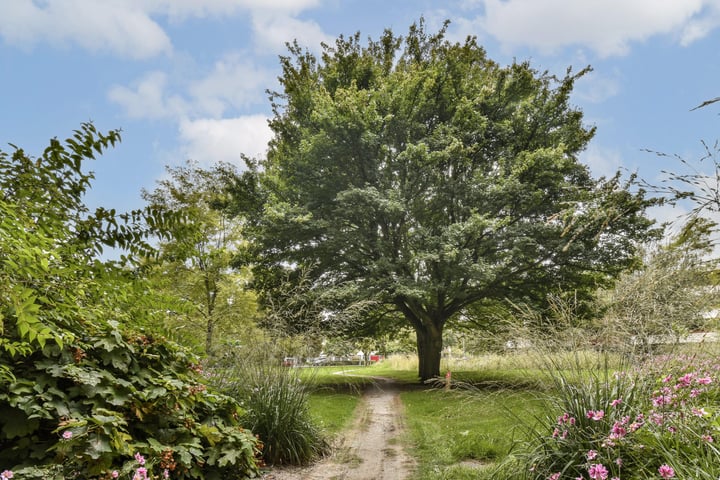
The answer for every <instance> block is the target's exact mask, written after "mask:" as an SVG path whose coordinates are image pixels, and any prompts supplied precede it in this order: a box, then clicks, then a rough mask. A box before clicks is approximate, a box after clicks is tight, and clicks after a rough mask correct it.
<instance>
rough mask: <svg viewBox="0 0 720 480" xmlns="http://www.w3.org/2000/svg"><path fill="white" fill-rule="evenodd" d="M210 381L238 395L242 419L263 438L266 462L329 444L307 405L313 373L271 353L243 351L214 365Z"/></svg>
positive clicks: (315, 452) (304, 458) (298, 460)
mask: <svg viewBox="0 0 720 480" xmlns="http://www.w3.org/2000/svg"><path fill="white" fill-rule="evenodd" d="M217 372H218V374H217V376H216V378H215V382H216V383H217V384H218V385H219V386H220V387H221V388H222V389H223V390H224V392H225V393H227V394H229V395H231V396H233V397H234V398H236V399H238V400H239V401H240V402H241V403H242V405H243V408H245V411H246V415H245V418H244V423H245V425H246V426H247V428H249V429H250V430H251V431H252V432H253V433H255V434H256V435H258V436H259V438H260V440H261V441H262V443H263V450H262V456H263V460H264V461H265V462H266V463H267V464H269V465H282V464H289V465H303V464H306V463H308V462H310V461H311V460H313V459H314V458H316V457H318V456H321V455H323V454H324V453H325V452H326V451H327V450H328V448H329V445H328V442H327V440H326V439H325V438H324V435H323V432H322V430H321V429H320V427H319V426H318V425H317V424H316V423H315V421H314V419H313V417H312V415H311V413H310V410H309V404H308V402H309V398H310V394H311V391H312V378H311V377H309V376H308V375H307V372H304V371H303V373H302V374H301V369H297V368H288V367H283V366H280V362H279V360H277V359H274V358H272V357H271V356H266V355H256V356H248V357H244V358H243V361H242V362H241V363H237V362H232V363H230V364H229V365H228V364H227V361H226V365H225V366H224V368H222V369H217Z"/></svg>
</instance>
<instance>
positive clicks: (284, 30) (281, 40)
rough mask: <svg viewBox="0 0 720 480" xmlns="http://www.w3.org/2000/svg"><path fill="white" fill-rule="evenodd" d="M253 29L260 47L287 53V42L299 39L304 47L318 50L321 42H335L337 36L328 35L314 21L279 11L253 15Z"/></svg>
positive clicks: (264, 49)
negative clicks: (300, 18) (299, 18)
mask: <svg viewBox="0 0 720 480" xmlns="http://www.w3.org/2000/svg"><path fill="white" fill-rule="evenodd" d="M253 29H254V30H255V42H256V44H257V47H258V49H260V50H263V51H267V50H268V49H269V50H270V51H272V52H274V53H286V52H287V49H286V48H285V44H286V43H288V42H292V41H293V40H297V41H298V44H299V45H300V46H301V47H303V48H305V47H306V48H308V49H310V50H311V51H318V50H319V49H320V43H321V42H325V43H328V44H333V43H334V40H335V38H334V37H330V36H328V35H326V34H325V33H324V32H323V31H322V28H320V26H319V25H318V24H317V23H315V22H313V21H303V20H298V19H297V18H293V17H290V16H288V15H284V14H279V13H277V12H271V11H262V12H256V13H255V14H254V15H253Z"/></svg>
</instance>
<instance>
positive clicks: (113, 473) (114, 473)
mask: <svg viewBox="0 0 720 480" xmlns="http://www.w3.org/2000/svg"><path fill="white" fill-rule="evenodd" d="M110 476H111V477H112V478H118V477H119V476H120V474H119V473H118V471H117V470H113V471H112V473H111V474H110Z"/></svg>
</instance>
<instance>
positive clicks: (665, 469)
mask: <svg viewBox="0 0 720 480" xmlns="http://www.w3.org/2000/svg"><path fill="white" fill-rule="evenodd" d="M658 473H659V474H660V476H661V477H662V478H673V477H674V476H675V470H673V469H672V467H671V466H670V465H667V464H665V463H663V464H662V465H660V468H658Z"/></svg>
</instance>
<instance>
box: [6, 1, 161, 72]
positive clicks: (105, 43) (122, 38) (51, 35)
mask: <svg viewBox="0 0 720 480" xmlns="http://www.w3.org/2000/svg"><path fill="white" fill-rule="evenodd" d="M2 10H3V11H2V14H0V36H2V37H3V38H5V40H6V41H7V42H8V43H11V44H17V45H21V46H33V45H34V44H36V43H38V42H47V43H50V44H54V45H57V44H59V45H70V44H75V45H79V46H80V47H82V48H85V49H87V50H90V51H94V52H95V51H112V52H115V53H117V54H119V55H121V56H125V57H130V58H148V57H152V56H155V55H158V54H161V53H167V52H169V51H170V50H171V43H170V39H169V37H168V36H167V34H166V33H165V32H164V31H163V29H162V28H161V27H160V26H159V25H158V24H157V23H155V22H154V21H153V20H152V19H151V18H150V17H149V16H148V15H147V14H146V13H145V12H144V11H142V10H141V9H136V8H131V5H130V4H128V2H124V1H120V0H105V1H102V2H100V1H97V0H46V1H45V2H43V3H42V4H38V3H36V2H33V0H13V2H12V6H11V7H9V6H7V5H6V6H5V7H4V8H3V9H2Z"/></svg>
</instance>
